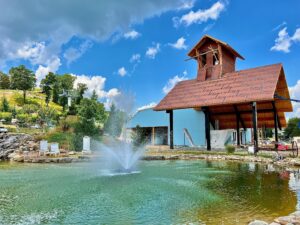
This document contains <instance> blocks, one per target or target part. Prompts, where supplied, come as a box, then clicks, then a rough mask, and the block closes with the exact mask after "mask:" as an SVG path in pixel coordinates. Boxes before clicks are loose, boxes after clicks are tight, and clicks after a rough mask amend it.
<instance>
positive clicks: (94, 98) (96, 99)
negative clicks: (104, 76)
mask: <svg viewBox="0 0 300 225" xmlns="http://www.w3.org/2000/svg"><path fill="white" fill-rule="evenodd" d="M91 100H93V101H95V102H96V101H98V95H97V93H96V90H93V94H92V96H91Z"/></svg>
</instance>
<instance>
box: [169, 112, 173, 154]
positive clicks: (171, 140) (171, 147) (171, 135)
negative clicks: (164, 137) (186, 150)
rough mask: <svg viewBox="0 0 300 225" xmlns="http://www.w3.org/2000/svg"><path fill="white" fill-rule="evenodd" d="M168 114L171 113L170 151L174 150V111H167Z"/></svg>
mask: <svg viewBox="0 0 300 225" xmlns="http://www.w3.org/2000/svg"><path fill="white" fill-rule="evenodd" d="M167 113H169V124H170V149H174V139H173V138H174V128H173V110H167Z"/></svg>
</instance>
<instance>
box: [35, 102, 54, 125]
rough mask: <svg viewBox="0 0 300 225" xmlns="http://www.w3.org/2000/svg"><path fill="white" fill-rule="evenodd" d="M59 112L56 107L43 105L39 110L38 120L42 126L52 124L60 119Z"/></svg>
mask: <svg viewBox="0 0 300 225" xmlns="http://www.w3.org/2000/svg"><path fill="white" fill-rule="evenodd" d="M58 116H59V115H58V113H57V111H56V110H55V109H53V108H49V107H41V108H40V109H39V110H38V118H39V119H38V120H39V124H40V125H41V126H43V125H45V124H48V125H49V124H50V123H52V122H54V121H56V120H57V119H58Z"/></svg>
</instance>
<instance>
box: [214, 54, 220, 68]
mask: <svg viewBox="0 0 300 225" xmlns="http://www.w3.org/2000/svg"><path fill="white" fill-rule="evenodd" d="M218 64H219V55H218V53H216V52H213V65H218Z"/></svg>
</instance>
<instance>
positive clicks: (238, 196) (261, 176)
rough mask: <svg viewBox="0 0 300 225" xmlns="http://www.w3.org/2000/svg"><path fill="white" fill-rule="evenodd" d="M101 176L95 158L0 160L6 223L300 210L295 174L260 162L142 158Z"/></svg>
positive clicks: (235, 217) (237, 220) (241, 218)
mask: <svg viewBox="0 0 300 225" xmlns="http://www.w3.org/2000/svg"><path fill="white" fill-rule="evenodd" d="M139 169H140V171H141V173H135V174H130V175H119V176H101V173H100V171H99V169H98V167H97V164H89V163H86V164H83V163H77V164H64V165H62V164H42V165H37V164H9V163H0V224H5V225H9V224H188V223H189V224H247V222H249V221H250V220H252V219H262V220H266V221H272V220H273V219H274V218H275V217H278V216H282V215H287V214H289V213H291V212H293V211H295V210H296V209H297V203H298V199H297V193H298V191H297V181H295V180H294V179H292V178H291V177H292V176H294V174H292V175H291V174H288V173H287V172H281V171H273V169H272V168H269V167H267V166H263V165H255V164H239V163H232V162H231V163H230V162H206V161H151V162H141V163H140V165H139Z"/></svg>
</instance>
